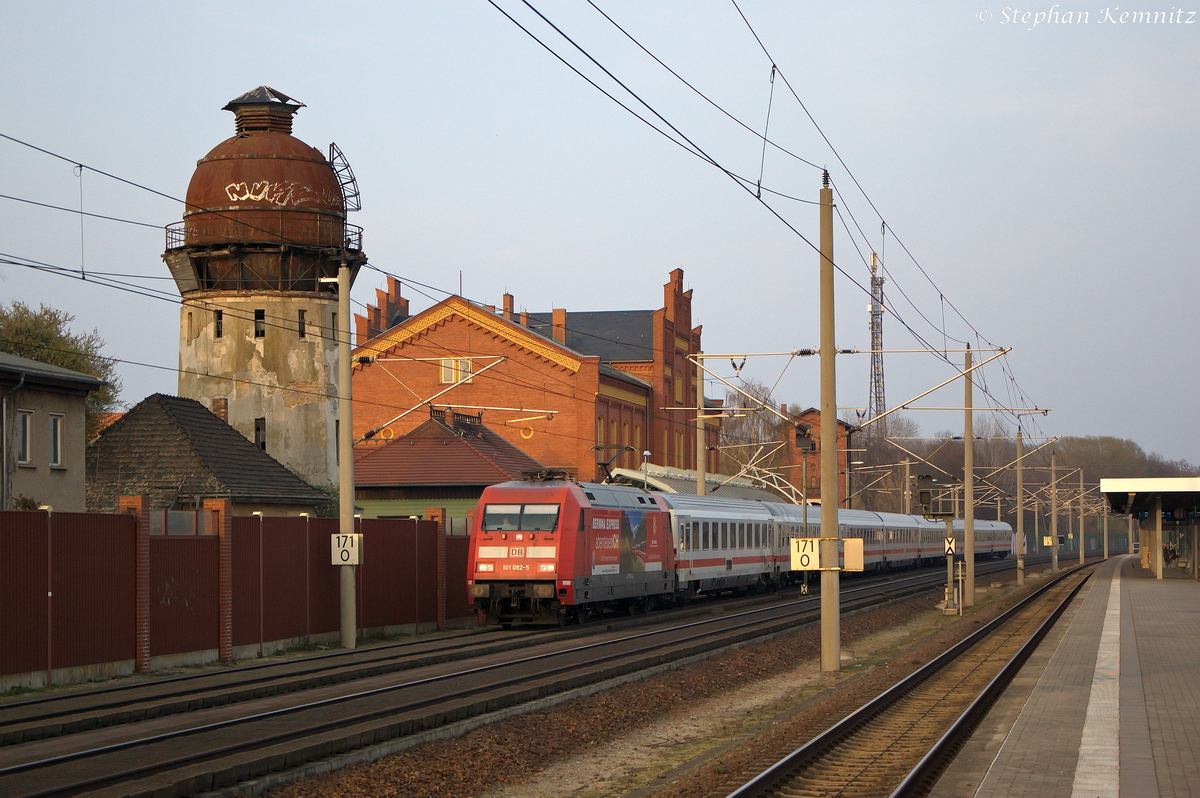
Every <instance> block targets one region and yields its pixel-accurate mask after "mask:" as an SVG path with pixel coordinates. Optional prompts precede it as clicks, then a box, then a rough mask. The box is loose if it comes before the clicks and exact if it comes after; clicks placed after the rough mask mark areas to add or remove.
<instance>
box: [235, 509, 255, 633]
mask: <svg viewBox="0 0 1200 798" xmlns="http://www.w3.org/2000/svg"><path fill="white" fill-rule="evenodd" d="M258 532H259V523H258V519H257V518H255V517H253V516H252V517H249V518H246V517H239V516H234V518H233V540H232V541H231V542H232V544H233V644H234V645H235V646H244V645H248V644H250V643H257V642H259V640H260V637H259V618H260V617H261V615H260V613H259V598H260V595H261V594H260V593H259V581H258V576H259V573H260V572H259V569H258V564H259V557H258V553H259V548H258Z"/></svg>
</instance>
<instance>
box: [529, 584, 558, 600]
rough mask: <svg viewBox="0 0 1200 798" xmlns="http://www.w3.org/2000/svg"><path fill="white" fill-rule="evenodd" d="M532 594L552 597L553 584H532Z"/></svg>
mask: <svg viewBox="0 0 1200 798" xmlns="http://www.w3.org/2000/svg"><path fill="white" fill-rule="evenodd" d="M533 595H534V596H535V597H536V598H553V597H554V585H534V586H533Z"/></svg>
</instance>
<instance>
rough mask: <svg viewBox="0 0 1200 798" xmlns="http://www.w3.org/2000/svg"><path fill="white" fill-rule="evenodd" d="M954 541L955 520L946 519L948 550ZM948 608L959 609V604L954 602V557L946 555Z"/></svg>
mask: <svg viewBox="0 0 1200 798" xmlns="http://www.w3.org/2000/svg"><path fill="white" fill-rule="evenodd" d="M952 540H954V519H953V518H947V519H946V548H947V549H949V548H950V543H949V541H952ZM946 607H947V608H954V609H958V602H957V601H955V600H954V555H953V554H947V555H946Z"/></svg>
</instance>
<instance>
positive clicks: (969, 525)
mask: <svg viewBox="0 0 1200 798" xmlns="http://www.w3.org/2000/svg"><path fill="white" fill-rule="evenodd" d="M963 370H964V372H963V373H964V376H963V398H964V399H965V401H964V403H963V407H965V408H966V411H965V412H964V413H963V562H964V564H965V565H966V569H965V570H966V574H967V578H966V580H965V582H964V583H963V600H962V604H963V606H964V607H974V606H975V413H974V412H973V411H972V409H971V401H972V398H973V397H972V390H971V389H972V388H973V387H974V385H975V381H974V380H973V379H971V345H970V344H967V354H966V355H965V356H964V358H963Z"/></svg>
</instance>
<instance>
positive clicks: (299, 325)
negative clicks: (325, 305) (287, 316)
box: [296, 310, 304, 338]
mask: <svg viewBox="0 0 1200 798" xmlns="http://www.w3.org/2000/svg"><path fill="white" fill-rule="evenodd" d="M296 332H298V333H300V337H301V338H303V337H304V311H303V310H297V311H296Z"/></svg>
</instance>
